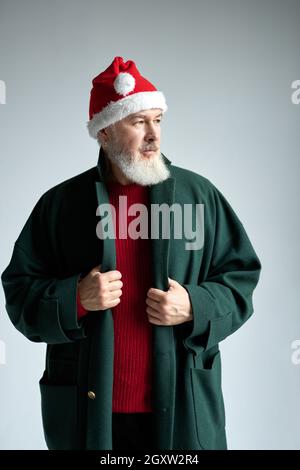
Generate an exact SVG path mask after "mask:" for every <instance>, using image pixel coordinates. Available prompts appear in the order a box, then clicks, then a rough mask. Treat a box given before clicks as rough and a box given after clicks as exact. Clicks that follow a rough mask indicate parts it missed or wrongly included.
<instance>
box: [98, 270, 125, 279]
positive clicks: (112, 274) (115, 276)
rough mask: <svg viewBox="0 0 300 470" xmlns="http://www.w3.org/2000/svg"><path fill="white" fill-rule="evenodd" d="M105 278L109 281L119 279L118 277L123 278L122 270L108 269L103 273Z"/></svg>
mask: <svg viewBox="0 0 300 470" xmlns="http://www.w3.org/2000/svg"><path fill="white" fill-rule="evenodd" d="M102 276H103V278H104V279H105V280H106V281H108V282H111V281H117V280H118V279H121V277H122V274H121V273H120V271H117V270H114V271H107V272H106V273H103V274H102Z"/></svg>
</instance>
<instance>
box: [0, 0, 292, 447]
mask: <svg viewBox="0 0 300 470" xmlns="http://www.w3.org/2000/svg"><path fill="white" fill-rule="evenodd" d="M299 40H300V1H299V0H285V1H282V0H281V1H277V0H255V1H254V0H248V1H246V0H244V1H243V0H223V1H221V0H220V1H216V0H207V1H196V0H194V1H192V0H188V1H185V2H181V1H171V0H169V1H163V0H160V1H158V0H152V1H148V2H146V1H144V2H143V1H140V0H136V1H127V2H124V1H118V2H117V1H113V0H112V1H110V2H104V1H103V2H102V1H96V0H89V1H86V0H85V1H83V0H82V1H79V0H76V1H75V0H72V1H71V0H64V1H58V0H51V2H50V1H46V0H42V1H37V0H36V1H34V0H26V1H21V0H20V1H16V0H0V79H1V80H3V81H4V82H5V83H6V87H7V96H6V104H4V105H0V152H1V184H0V191H1V199H0V205H1V219H0V220H1V252H0V270H1V272H2V271H3V269H4V268H5V267H6V265H7V264H8V262H9V259H10V256H11V252H12V248H13V243H14V241H15V239H16V237H17V236H18V234H19V232H20V230H21V228H22V226H23V224H24V223H25V220H26V219H27V217H28V216H29V213H30V211H31V209H32V207H33V205H34V204H35V203H36V201H37V200H38V198H39V196H40V195H41V194H42V193H43V192H44V191H46V190H47V189H48V188H50V187H51V186H53V185H55V184H57V183H59V182H60V181H63V180H64V179H67V178H69V177H71V176H73V175H75V174H77V173H80V172H82V171H84V170H85V169H87V168H89V167H91V166H93V165H95V163H96V161H97V157H98V146H97V143H96V142H95V141H94V140H92V139H91V138H89V136H88V133H87V130H86V121H87V119H88V101H89V92H90V86H91V79H92V78H93V77H94V76H95V75H97V74H98V73H99V72H101V71H103V70H104V69H105V68H107V67H108V65H109V64H110V63H111V62H112V60H113V58H114V57H115V56H117V55H119V56H122V57H123V58H124V60H128V59H132V60H134V61H135V62H136V64H137V66H138V68H139V70H140V72H141V73H142V75H144V76H145V77H146V78H148V79H149V80H150V81H152V83H154V84H155V85H156V86H157V87H158V88H159V89H160V90H162V91H163V92H164V93H165V95H166V98H167V103H168V106H169V110H168V112H167V113H166V115H165V117H164V122H163V124H162V151H163V153H164V154H165V155H166V156H167V157H168V158H169V159H170V160H172V162H173V163H174V164H176V165H178V166H182V167H185V168H189V169H191V170H194V171H196V172H197V173H200V174H202V175H204V176H206V177H207V178H209V179H210V180H211V181H212V182H213V183H214V184H215V185H216V186H217V187H218V188H219V189H220V190H221V191H222V192H223V194H224V195H225V197H226V198H227V199H228V200H229V202H230V203H231V205H232V207H233V208H234V210H235V211H236V213H237V214H238V216H239V218H240V219H241V221H242V222H243V224H244V226H245V228H246V230H247V232H248V235H249V237H250V239H251V241H252V243H253V245H254V247H255V249H256V251H257V254H258V255H259V257H260V259H261V262H262V265H263V271H262V275H261V280H260V283H259V286H258V287H257V289H256V291H255V294H254V307H255V314H254V316H253V317H252V318H251V319H250V320H249V322H247V323H246V324H245V325H244V326H243V328H241V329H240V330H239V331H238V332H236V333H235V334H234V335H232V336H231V337H229V338H228V339H227V340H226V341H224V342H223V343H221V349H222V352H223V390H224V397H225V407H226V413H227V433H228V445H229V448H231V449H280V448H282V449H299V448H300V435H299V422H300V401H299V387H300V364H299V365H297V364H293V363H292V361H291V355H292V348H291V344H292V342H293V341H294V340H297V339H300V324H299V299H298V293H297V291H298V290H299V289H298V286H299V249H298V243H299V217H298V214H299V210H298V199H299V189H298V188H299V183H298V178H299V154H298V153H299V151H298V149H299V121H300V105H295V104H293V103H292V101H291V94H292V89H291V83H292V81H294V80H297V79H300V60H299V58H300V54H299V44H300V41H299ZM0 313H1V315H0V351H1V348H2V349H3V348H4V349H5V356H6V357H5V358H4V356H3V354H2V359H1V358H0V359H1V360H0V362H2V364H0V378H1V386H0V416H1V419H0V447H1V449H44V448H46V446H45V444H44V438H43V431H42V425H41V415H40V396H39V389H38V380H39V378H40V376H41V375H42V371H43V369H44V353H45V345H44V344H34V343H30V342H29V341H28V340H27V339H26V338H24V337H23V336H22V335H21V334H20V333H18V332H17V330H15V329H14V327H13V326H12V324H11V323H10V321H9V319H8V317H7V315H6V313H5V306H4V296H3V292H2V289H1V292H0ZM183 432H184V430H183Z"/></svg>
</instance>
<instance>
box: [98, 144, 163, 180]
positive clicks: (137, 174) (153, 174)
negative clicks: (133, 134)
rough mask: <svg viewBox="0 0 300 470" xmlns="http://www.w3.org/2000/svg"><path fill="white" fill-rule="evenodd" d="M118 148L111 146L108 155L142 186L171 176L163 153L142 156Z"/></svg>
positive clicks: (125, 173) (124, 172)
mask: <svg viewBox="0 0 300 470" xmlns="http://www.w3.org/2000/svg"><path fill="white" fill-rule="evenodd" d="M114 150H119V149H116V148H113V146H112V148H110V149H108V152H107V157H108V158H109V160H111V161H112V162H113V163H115V164H116V165H117V166H118V167H119V168H120V170H121V171H122V173H123V174H124V175H125V176H126V178H128V179H129V180H130V181H132V182H133V183H137V184H140V185H142V186H147V185H152V184H157V183H160V182H161V181H164V180H166V179H167V178H169V176H170V171H169V170H168V168H167V166H166V164H165V162H164V160H163V157H162V155H161V153H159V154H155V153H153V155H152V156H151V157H150V158H142V157H139V156H136V155H135V154H131V153H129V152H128V153H127V152H124V151H121V152H120V151H119V152H118V151H114Z"/></svg>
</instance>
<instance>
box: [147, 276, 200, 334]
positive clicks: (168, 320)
mask: <svg viewBox="0 0 300 470" xmlns="http://www.w3.org/2000/svg"><path fill="white" fill-rule="evenodd" d="M168 280H169V289H168V290H167V291H163V290H160V289H154V288H152V287H151V289H149V290H148V292H147V298H146V304H147V308H146V312H147V314H148V320H149V322H150V323H153V325H167V326H172V325H179V324H180V323H185V322H188V321H191V320H192V319H193V313H192V306H191V302H190V298H189V294H188V292H187V290H186V289H185V288H184V287H182V285H181V284H179V282H177V281H175V280H174V279H170V278H169V277H168Z"/></svg>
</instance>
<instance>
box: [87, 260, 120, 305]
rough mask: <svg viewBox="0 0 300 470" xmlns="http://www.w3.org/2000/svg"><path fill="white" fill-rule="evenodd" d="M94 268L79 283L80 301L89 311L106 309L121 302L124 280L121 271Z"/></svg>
mask: <svg viewBox="0 0 300 470" xmlns="http://www.w3.org/2000/svg"><path fill="white" fill-rule="evenodd" d="M99 269H101V266H100V268H99V266H96V267H95V268H93V269H92V270H91V271H90V272H89V273H88V274H87V275H86V276H85V277H84V278H83V279H82V280H81V281H80V282H79V284H78V293H79V297H80V303H81V305H82V306H83V308H85V309H86V310H88V311H93V310H106V309H107V308H112V307H115V306H116V305H118V304H119V303H120V302H121V299H120V297H121V295H122V290H121V288H122V286H123V282H122V281H121V280H120V279H121V277H122V274H121V273H120V271H107V272H106V273H102V272H100V270H99Z"/></svg>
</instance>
